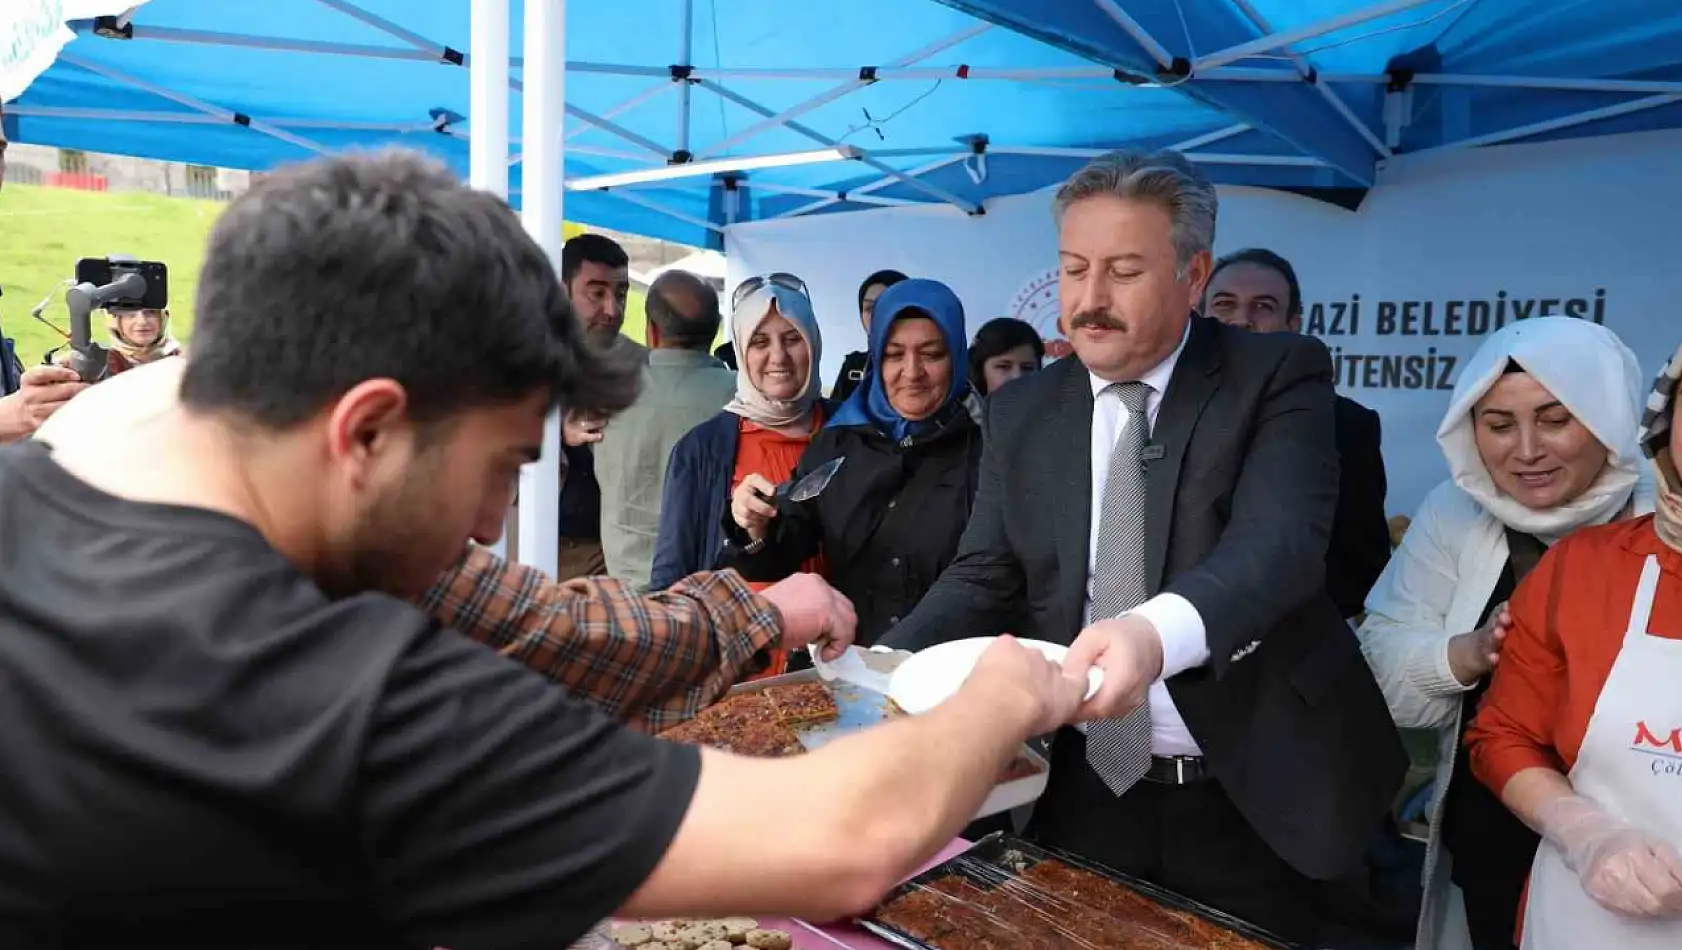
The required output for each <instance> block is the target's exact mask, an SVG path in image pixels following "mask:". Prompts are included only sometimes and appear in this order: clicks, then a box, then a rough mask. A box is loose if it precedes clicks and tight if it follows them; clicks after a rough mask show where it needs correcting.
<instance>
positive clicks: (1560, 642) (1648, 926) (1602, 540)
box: [1466, 350, 1682, 950]
mask: <svg viewBox="0 0 1682 950" xmlns="http://www.w3.org/2000/svg"><path fill="white" fill-rule="evenodd" d="M1678 376H1682V350H1679V351H1678V352H1677V354H1676V355H1675V356H1674V357H1672V359H1671V360H1670V362H1669V363H1667V364H1666V366H1665V368H1664V370H1663V371H1662V372H1660V374H1659V378H1658V381H1657V383H1655V384H1654V386H1653V389H1652V392H1651V394H1650V396H1649V397H1648V400H1647V404H1646V408H1645V412H1644V414H1643V422H1642V427H1641V433H1640V435H1639V440H1640V444H1641V448H1642V452H1643V454H1645V455H1646V456H1647V457H1648V459H1649V460H1650V461H1651V464H1652V467H1653V471H1654V476H1655V479H1656V481H1657V482H1658V485H1657V495H1658V500H1657V503H1656V506H1655V511H1654V513H1653V514H1650V515H1647V516H1646V517H1642V518H1634V519H1631V520H1628V521H1622V522H1615V523H1612V524H1608V525H1605V526H1602V527H1594V528H1586V529H1583V530H1581V531H1578V532H1577V533H1576V534H1573V535H1572V536H1571V537H1569V538H1566V539H1565V540H1563V541H1561V542H1559V543H1558V544H1556V545H1554V546H1553V548H1552V549H1551V550H1550V551H1549V552H1548V554H1547V555H1546V556H1545V557H1544V558H1542V561H1541V563H1540V564H1539V565H1537V567H1536V570H1535V571H1534V572H1533V573H1532V574H1531V576H1530V579H1529V580H1528V581H1526V582H1525V583H1524V584H1522V585H1520V587H1519V589H1518V591H1517V592H1516V593H1515V594H1514V596H1513V600H1512V604H1511V608H1510V610H1511V615H1512V629H1511V631H1510V632H1509V633H1508V634H1507V642H1506V646H1505V647H1504V648H1503V650H1502V653H1501V665H1500V666H1499V667H1498V668H1497V671H1496V675H1495V677H1494V681H1493V683H1492V684H1491V685H1490V688H1489V692H1488V694H1487V695H1486V696H1485V697H1484V702H1483V706H1482V708H1481V709H1480V710H1479V711H1478V716H1477V719H1476V720H1475V721H1474V722H1473V723H1472V727H1471V729H1470V730H1468V732H1467V734H1466V742H1467V746H1468V748H1469V751H1470V754H1471V760H1472V770H1473V772H1474V773H1475V774H1476V775H1477V777H1478V779H1479V780H1480V781H1482V782H1483V783H1484V784H1485V785H1487V786H1488V787H1489V788H1490V789H1491V790H1493V791H1495V792H1496V793H1497V794H1499V795H1500V796H1501V801H1502V802H1503V803H1505V804H1506V806H1507V807H1508V808H1510V809H1512V812H1513V814H1515V815H1517V816H1518V817H1519V818H1520V819H1522V820H1523V821H1524V823H1525V824H1527V825H1529V826H1530V827H1532V828H1534V829H1536V830H1537V831H1538V832H1540V833H1541V835H1542V844H1541V847H1540V848H1538V850H1537V852H1536V860H1535V863H1534V864H1533V865H1532V867H1531V871H1530V881H1529V890H1528V893H1527V899H1526V906H1525V911H1524V913H1523V917H1522V924H1523V926H1522V946H1523V947H1524V948H1526V950H1551V948H1560V950H1564V948H1579V947H1616V948H1618V950H1659V948H1667V950H1674V948H1676V947H1682V688H1679V685H1678V684H1682V480H1679V479H1678V477H1677V469H1676V460H1677V459H1678V458H1682V425H1679V424H1678V420H1677V412H1678V408H1677V407H1678V399H1677V377H1678Z"/></svg>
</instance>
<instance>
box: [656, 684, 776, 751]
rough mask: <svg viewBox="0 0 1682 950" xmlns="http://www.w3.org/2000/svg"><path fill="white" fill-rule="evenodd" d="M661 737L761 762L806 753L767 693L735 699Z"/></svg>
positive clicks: (743, 694)
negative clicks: (749, 757)
mask: <svg viewBox="0 0 1682 950" xmlns="http://www.w3.org/2000/svg"><path fill="white" fill-rule="evenodd" d="M661 737H662V738H665V739H670V740H672V741H674V742H685V743H689V744H691V745H702V746H707V747H709V748H713V749H723V750H724V751H726V752H734V753H736V754H737V755H747V756H755V757H758V758H783V757H786V756H791V755H800V754H802V753H803V752H805V751H806V749H805V747H804V746H802V745H801V744H800V737H799V736H798V735H796V734H795V732H794V730H793V729H790V728H789V727H787V726H785V725H783V724H782V723H780V722H778V721H777V714H776V710H775V709H774V708H773V707H772V706H771V701H770V700H769V699H767V698H766V697H765V695H764V694H763V693H742V694H740V695H736V696H731V697H729V698H728V699H726V700H724V701H723V702H721V703H718V704H717V705H715V706H712V707H710V708H708V709H707V710H706V711H705V712H703V713H701V714H700V715H699V716H697V717H695V718H694V719H692V720H690V721H689V722H686V723H684V724H682V725H679V726H674V727H672V728H671V729H668V730H666V731H665V732H663V733H661Z"/></svg>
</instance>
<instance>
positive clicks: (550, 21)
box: [502, 0, 566, 575]
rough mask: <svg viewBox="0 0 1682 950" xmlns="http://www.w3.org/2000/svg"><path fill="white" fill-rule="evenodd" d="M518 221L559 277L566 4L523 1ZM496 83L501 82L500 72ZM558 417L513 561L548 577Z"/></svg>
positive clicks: (529, 483) (523, 498) (554, 559)
mask: <svg viewBox="0 0 1682 950" xmlns="http://www.w3.org/2000/svg"><path fill="white" fill-rule="evenodd" d="M525 9H526V21H525V34H526V37H525V38H526V59H525V63H526V65H525V90H524V95H523V103H522V104H523V105H524V107H525V108H524V113H523V116H522V120H521V121H522V125H523V129H524V131H523V132H522V139H523V142H524V145H525V157H524V163H525V172H524V178H523V184H522V186H521V189H520V192H521V194H520V203H521V213H520V217H521V219H522V220H523V221H524V222H525V225H526V230H527V231H529V232H530V233H531V235H532V237H533V238H535V239H536V240H537V243H538V244H540V245H542V246H543V250H544V253H546V254H548V255H549V260H550V262H551V263H552V264H554V266H555V272H556V273H557V274H559V273H560V270H561V243H562V237H561V234H562V229H561V221H562V217H561V216H562V214H563V208H562V198H563V196H564V192H563V189H562V187H561V175H562V154H561V150H562V139H563V136H564V135H565V131H566V130H565V128H564V125H565V122H566V0H525ZM502 75H504V76H506V75H507V73H506V72H504V73H502ZM561 465H562V454H561V417H560V414H559V413H551V414H550V416H549V420H548V422H547V423H546V424H545V425H544V427H543V458H542V459H541V460H540V461H538V462H536V463H535V464H532V465H527V466H525V467H524V468H522V469H521V470H520V544H519V546H520V550H519V556H520V561H521V562H522V563H525V564H529V565H531V566H532V567H535V568H537V569H538V570H540V571H542V572H544V573H545V574H550V575H553V574H554V573H555V572H556V568H557V567H558V565H559V562H560V509H561Z"/></svg>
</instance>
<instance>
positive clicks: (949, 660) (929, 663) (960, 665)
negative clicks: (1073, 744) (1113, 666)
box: [888, 637, 1104, 715]
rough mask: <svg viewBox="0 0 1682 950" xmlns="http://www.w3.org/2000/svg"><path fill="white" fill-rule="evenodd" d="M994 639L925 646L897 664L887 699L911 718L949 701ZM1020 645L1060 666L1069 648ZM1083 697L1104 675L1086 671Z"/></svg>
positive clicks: (1093, 692) (1090, 694)
mask: <svg viewBox="0 0 1682 950" xmlns="http://www.w3.org/2000/svg"><path fill="white" fill-rule="evenodd" d="M996 639H998V638H997V637H972V638H971V639H968V640H953V641H951V642H950V643H942V644H940V645H939V646H933V647H929V648H928V649H927V650H924V651H922V652H920V653H916V654H913V655H912V657H911V658H910V659H908V660H906V661H905V662H904V663H901V664H900V665H899V669H897V670H895V671H894V675H893V678H892V679H890V680H889V681H888V698H889V699H892V700H893V701H894V703H895V705H897V706H899V708H901V709H903V710H905V711H906V712H908V713H911V714H912V715H917V714H919V713H925V712H928V711H929V710H931V709H933V708H934V707H936V706H938V705H940V704H941V703H943V702H945V701H947V700H948V699H951V698H952V695H953V694H954V693H956V692H957V691H958V688H959V687H961V686H963V685H964V681H965V680H967V679H969V675H970V672H971V671H973V670H974V669H975V664H976V663H977V662H978V661H980V659H981V654H983V653H985V652H987V647H988V646H990V645H991V644H992V642H993V641H994V640H996ZM1018 642H1020V643H1021V644H1022V645H1023V646H1025V647H1029V648H1031V649H1035V650H1038V651H1040V652H1041V653H1043V654H1045V657H1046V659H1048V660H1051V661H1052V662H1054V663H1062V662H1063V661H1064V660H1065V659H1067V658H1068V656H1069V648H1068V647H1065V646H1061V645H1059V644H1056V643H1048V642H1046V641H1044V640H1020V641H1018ZM1086 678H1087V688H1086V696H1087V698H1088V699H1091V698H1092V697H1093V696H1094V695H1096V694H1097V692H1098V687H1099V685H1100V684H1102V683H1103V681H1104V672H1103V671H1102V670H1099V669H1092V670H1089V671H1088V672H1087V677H1086Z"/></svg>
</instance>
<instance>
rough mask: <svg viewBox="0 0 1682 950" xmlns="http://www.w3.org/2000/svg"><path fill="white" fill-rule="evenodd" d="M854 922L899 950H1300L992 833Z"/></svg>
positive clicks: (1155, 890)
mask: <svg viewBox="0 0 1682 950" xmlns="http://www.w3.org/2000/svg"><path fill="white" fill-rule="evenodd" d="M1140 898H1142V900H1141V899H1140ZM859 924H860V926H862V927H864V928H865V929H866V930H868V931H870V932H871V933H872V934H874V935H876V936H877V937H879V938H881V939H882V940H885V941H887V942H889V943H891V944H893V945H895V946H898V947H903V948H905V950H982V948H989V950H990V948H993V947H1005V946H1008V947H1012V948H1021V950H1064V948H1067V950H1124V948H1125V950H1300V948H1298V947H1297V946H1296V945H1294V944H1291V943H1287V942H1286V941H1283V940H1281V939H1279V938H1278V937H1275V936H1273V935H1271V934H1268V933H1266V932H1264V931H1262V930H1260V929H1259V928H1257V927H1254V926H1252V925H1250V924H1248V923H1245V922H1244V921H1241V920H1238V919H1237V918H1235V917H1232V916H1231V915H1229V914H1224V913H1221V912H1220V911H1218V910H1214V909H1213V908H1210V907H1206V906H1204V905H1202V904H1199V903H1197V902H1195V901H1192V900H1188V899H1186V898H1184V897H1181V896H1179V895H1177V894H1173V893H1170V892H1169V891H1166V890H1163V889H1162V888H1159V887H1156V886H1154V885H1151V884H1147V883H1145V882H1143V881H1139V880H1135V879H1134V878H1131V877H1129V876H1127V875H1125V874H1120V873H1118V872H1115V871H1112V870H1109V869H1108V868H1104V867H1102V866H1100V865H1096V864H1093V863H1092V862H1090V861H1085V860H1083V859H1081V858H1077V857H1075V856H1073V855H1070V854H1066V853H1064V852H1061V851H1058V850H1055V849H1052V848H1046V847H1042V846H1040V845H1035V844H1030V843H1028V842H1026V841H1023V840H1021V839H1019V838H1016V837H1013V836H1010V835H1005V834H1002V833H999V834H993V835H989V836H987V837H986V838H983V839H981V840H980V841H979V842H977V843H976V845H975V847H974V848H971V849H970V850H969V851H967V852H965V853H964V854H961V855H958V856H957V857H955V858H951V859H949V860H947V861H943V862H941V863H940V864H937V865H935V866H934V867H932V868H930V869H929V870H927V871H924V872H923V873H922V874H919V875H917V876H916V877H914V878H912V879H911V880H909V881H906V882H905V883H904V884H901V885H900V886H899V887H897V888H895V889H894V890H893V891H891V892H889V894H888V896H887V897H886V898H884V899H883V901H882V903H881V904H880V905H879V906H877V908H876V909H875V910H873V911H871V913H870V914H869V915H868V916H867V917H865V918H863V919H861V920H860V921H859Z"/></svg>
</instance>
